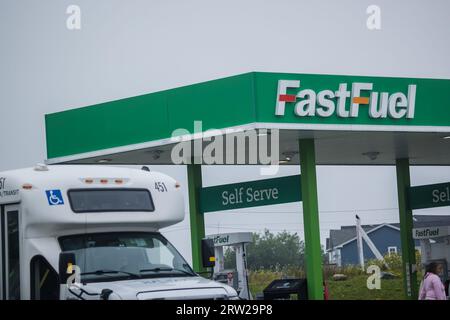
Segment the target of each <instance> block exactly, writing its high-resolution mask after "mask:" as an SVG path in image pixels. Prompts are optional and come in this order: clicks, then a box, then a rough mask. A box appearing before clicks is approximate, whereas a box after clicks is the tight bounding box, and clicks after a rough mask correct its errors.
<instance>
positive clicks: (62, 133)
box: [46, 72, 450, 165]
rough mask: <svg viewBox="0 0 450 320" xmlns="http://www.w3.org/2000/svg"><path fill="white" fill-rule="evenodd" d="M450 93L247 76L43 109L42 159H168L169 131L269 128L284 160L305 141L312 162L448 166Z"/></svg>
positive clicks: (379, 81)
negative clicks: (402, 161)
mask: <svg viewBox="0 0 450 320" xmlns="http://www.w3.org/2000/svg"><path fill="white" fill-rule="evenodd" d="M449 92H450V80H437V79H413V78H386V77H366V76H341V75H313V74H291V73H261V72H252V73H246V74H242V75H237V76H233V77H228V78H223V79H218V80H212V81H208V82H204V83H199V84H194V85H189V86H185V87H180V88H175V89H170V90H165V91H160V92H156V93H150V94H145V95H141V96H137V97H131V98H126V99H121V100H117V101H111V102H106V103H101V104H97V105H93V106H88V107H83V108H78V109H72V110H68V111H63V112H58V113H53V114H48V115H46V136H47V157H48V160H47V162H48V163H50V164H51V163H97V162H108V163H110V164H171V163H172V161H171V149H172V148H173V146H174V144H175V142H174V140H173V139H171V137H172V136H174V135H177V136H183V137H185V138H186V137H187V138H188V139H191V138H195V136H194V135H192V134H194V133H199V132H200V133H201V132H205V131H207V130H211V129H221V130H223V129H227V128H228V129H236V130H238V131H239V130H246V129H258V130H259V129H266V128H267V129H279V158H280V159H284V158H286V155H289V158H290V161H285V162H284V164H298V163H299V153H298V151H299V150H298V140H299V139H306V138H307V139H313V140H314V142H315V152H316V164H318V165H394V164H395V161H396V159H399V158H408V159H409V162H410V164H411V165H450V95H449V94H448V93H449ZM195 121H202V123H201V128H196V129H194V127H195V126H196V125H195V124H194V122H195ZM177 129H185V130H187V131H186V132H188V133H190V134H188V133H179V132H178V133H175V134H174V131H175V130H177ZM215 134H217V133H212V135H213V136H214V135H215ZM221 134H224V133H223V131H222V133H218V135H221ZM239 134H244V133H243V131H241V133H237V135H239ZM268 140H269V142H270V138H268ZM205 145H206V144H205V143H203V147H204V146H205Z"/></svg>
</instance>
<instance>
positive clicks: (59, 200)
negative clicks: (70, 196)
mask: <svg viewBox="0 0 450 320" xmlns="http://www.w3.org/2000/svg"><path fill="white" fill-rule="evenodd" d="M45 194H46V195H47V200H48V204H49V205H51V206H57V205H62V204H64V200H63V197H62V193H61V190H45Z"/></svg>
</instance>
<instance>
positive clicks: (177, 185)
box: [175, 181, 181, 189]
mask: <svg viewBox="0 0 450 320" xmlns="http://www.w3.org/2000/svg"><path fill="white" fill-rule="evenodd" d="M180 187H181V184H180V183H179V182H178V181H176V182H175V189H178V188H180Z"/></svg>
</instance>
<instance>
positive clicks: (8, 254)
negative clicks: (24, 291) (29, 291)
mask: <svg viewBox="0 0 450 320" xmlns="http://www.w3.org/2000/svg"><path fill="white" fill-rule="evenodd" d="M0 218H1V219H0V227H1V231H0V235H1V236H0V246H1V260H0V262H1V263H0V271H1V280H0V283H1V289H0V291H1V299H3V300H19V299H20V254H19V250H20V249H19V243H20V241H19V239H20V238H19V206H18V205H2V206H1V208H0Z"/></svg>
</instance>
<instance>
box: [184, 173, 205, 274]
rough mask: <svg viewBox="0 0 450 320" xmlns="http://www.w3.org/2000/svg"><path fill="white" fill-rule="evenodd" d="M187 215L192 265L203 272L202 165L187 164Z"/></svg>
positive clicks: (195, 269) (196, 270) (197, 270)
mask: <svg viewBox="0 0 450 320" xmlns="http://www.w3.org/2000/svg"><path fill="white" fill-rule="evenodd" d="M187 176H188V177H187V178H188V193H189V217H190V223H191V246H192V266H193V268H194V271H195V272H204V271H205V269H204V268H203V263H202V247H201V240H202V239H203V238H204V237H205V220H204V217H203V213H202V212H201V211H200V199H199V194H200V189H201V188H202V167H201V165H200V164H188V165H187Z"/></svg>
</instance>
